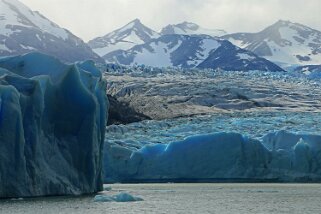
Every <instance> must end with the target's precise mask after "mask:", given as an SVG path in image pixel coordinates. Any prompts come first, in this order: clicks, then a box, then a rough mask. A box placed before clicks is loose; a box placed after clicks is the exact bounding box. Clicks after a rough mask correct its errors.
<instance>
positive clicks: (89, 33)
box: [21, 0, 321, 41]
mask: <svg viewBox="0 0 321 214" xmlns="http://www.w3.org/2000/svg"><path fill="white" fill-rule="evenodd" d="M21 1H22V2H23V3H25V4H26V5H27V6H29V7H31V9H32V10H38V11H40V12H41V13H42V14H43V15H44V16H46V17H47V18H49V19H51V20H52V21H54V22H55V23H57V24H58V25H60V26H61V27H64V28H67V29H69V30H70V31H71V32H73V33H74V34H75V35H77V36H79V37H81V38H82V39H84V40H85V41H88V40H89V39H92V38H94V37H97V36H103V35H105V34H107V33H109V32H110V31H113V30H115V29H117V28H119V27H121V26H123V25H125V24H127V23H128V22H130V21H131V20H133V19H135V18H139V19H140V20H141V21H142V22H143V23H144V24H145V25H147V26H149V27H151V28H153V29H154V30H157V31H158V30H160V29H161V28H162V27H163V26H164V25H167V24H169V23H171V24H173V23H174V24H176V23H179V22H182V21H190V22H195V23H197V24H199V25H201V26H203V27H206V28H212V29H224V30H226V31H228V32H230V33H233V32H239V31H242V32H245V31H246V32H247V31H248V32H255V31H259V30H262V29H263V28H264V27H266V26H268V25H271V24H273V23H274V22H276V21H277V20H279V19H284V20H290V21H293V22H299V23H302V24H305V25H308V26H310V27H312V28H315V29H317V30H321V12H320V11H321V0H21Z"/></svg>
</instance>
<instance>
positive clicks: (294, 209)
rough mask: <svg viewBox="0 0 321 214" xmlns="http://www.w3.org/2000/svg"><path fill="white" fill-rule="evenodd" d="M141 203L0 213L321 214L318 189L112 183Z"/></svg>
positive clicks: (89, 200) (45, 203)
mask: <svg viewBox="0 0 321 214" xmlns="http://www.w3.org/2000/svg"><path fill="white" fill-rule="evenodd" d="M111 187H112V191H108V192H104V194H110V195H114V194H117V193H119V192H122V191H124V192H128V193H130V194H133V195H135V196H138V197H142V198H143V199H144V201H141V202H127V203H116V202H112V203H97V202H93V197H94V196H85V197H78V198H70V197H54V198H38V199H24V200H2V201H0V213H1V214H20V213H23V214H29V213H30V214H31V213H32V214H38V213H49V214H51V213H52V214H60V213H61V214H65V213H66V214H67V213H68V214H71V213H86V214H91V213H92V214H98V213H108V214H110V213H112V214H113V213H117V214H121V213H184V214H185V213H191V214H192V213H193V214H195V213H199V214H203V213H218V214H226V213H237V214H241V213H244V214H245V213H246V214H251V213H291V214H293V213H298V214H303V213H314V214H315V213H321V184H133V185H132V184H130V185H125V184H117V185H111Z"/></svg>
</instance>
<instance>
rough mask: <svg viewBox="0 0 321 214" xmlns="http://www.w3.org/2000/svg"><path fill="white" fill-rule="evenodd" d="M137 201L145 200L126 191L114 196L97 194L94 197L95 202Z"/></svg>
mask: <svg viewBox="0 0 321 214" xmlns="http://www.w3.org/2000/svg"><path fill="white" fill-rule="evenodd" d="M135 201H143V199H142V198H139V197H135V196H133V195H131V194H129V193H124V192H122V193H119V194H117V195H113V196H110V195H96V196H95V198H94V202H135Z"/></svg>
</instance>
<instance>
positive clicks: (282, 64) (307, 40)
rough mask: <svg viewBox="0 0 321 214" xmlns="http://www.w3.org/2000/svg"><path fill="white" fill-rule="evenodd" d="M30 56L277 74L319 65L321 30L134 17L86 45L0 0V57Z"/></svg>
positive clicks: (24, 9) (15, 4) (36, 15)
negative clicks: (252, 28) (243, 28)
mask: <svg viewBox="0 0 321 214" xmlns="http://www.w3.org/2000/svg"><path fill="white" fill-rule="evenodd" d="M28 52H42V53H45V54H49V55H53V56H55V57H57V58H59V59H61V60H63V61H65V62H74V61H82V60H87V59H92V60H94V61H96V62H107V63H110V62H112V63H118V64H123V65H133V64H144V65H149V66H158V67H167V66H177V67H181V68H221V69H224V70H226V69H228V70H253V69H259V70H264V71H275V70H283V69H287V68H289V67H293V66H296V67H298V66H310V65H320V64H321V32H320V31H318V30H315V29H312V28H310V27H307V26H304V25H302V24H298V23H292V22H290V21H283V20H280V21H278V22H276V23H275V24H273V25H271V26H269V27H267V28H265V29H264V30H262V31H260V32H258V33H233V34H227V32H226V31H224V30H217V29H206V28H203V27H201V26H199V25H197V24H195V23H191V22H182V23H179V24H172V25H167V26H165V27H164V28H163V29H161V30H160V31H158V32H157V31H155V30H153V29H151V28H149V27H147V26H145V25H144V24H143V23H142V22H141V21H140V20H139V19H135V20H133V21H131V22H130V23H128V24H126V25H124V26H123V27H121V28H119V29H117V30H115V31H113V32H110V33H107V34H106V35H104V36H102V37H97V38H94V39H92V40H91V41H89V42H88V44H86V43H85V42H84V41H83V40H81V39H80V38H79V37H77V36H75V35H73V34H72V33H71V32H70V31H68V30H66V29H64V28H61V27H59V26H58V25H57V24H55V23H54V22H52V21H50V20H49V19H47V18H45V17H44V16H43V15H41V14H40V13H39V12H35V11H32V10H31V9H29V8H28V7H27V6H25V5H24V4H22V3H21V2H19V1H18V0H0V56H10V55H21V54H25V53H28Z"/></svg>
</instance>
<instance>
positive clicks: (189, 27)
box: [171, 23, 226, 37]
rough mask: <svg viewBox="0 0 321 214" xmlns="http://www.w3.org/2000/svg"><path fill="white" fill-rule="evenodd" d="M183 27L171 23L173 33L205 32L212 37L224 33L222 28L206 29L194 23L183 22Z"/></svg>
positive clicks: (192, 33)
mask: <svg viewBox="0 0 321 214" xmlns="http://www.w3.org/2000/svg"><path fill="white" fill-rule="evenodd" d="M184 25H185V26H184V27H180V26H179V25H171V27H172V28H173V30H174V33H175V34H183V35H197V34H205V35H209V36H214V37H220V36H223V35H226V32H225V31H224V30H216V29H213V30H212V29H206V28H202V27H200V26H198V25H196V24H194V23H185V24H184Z"/></svg>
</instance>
